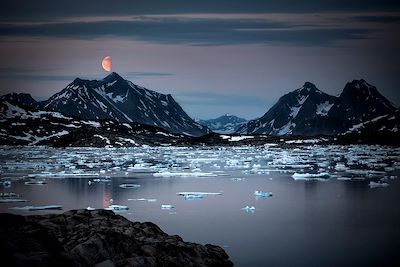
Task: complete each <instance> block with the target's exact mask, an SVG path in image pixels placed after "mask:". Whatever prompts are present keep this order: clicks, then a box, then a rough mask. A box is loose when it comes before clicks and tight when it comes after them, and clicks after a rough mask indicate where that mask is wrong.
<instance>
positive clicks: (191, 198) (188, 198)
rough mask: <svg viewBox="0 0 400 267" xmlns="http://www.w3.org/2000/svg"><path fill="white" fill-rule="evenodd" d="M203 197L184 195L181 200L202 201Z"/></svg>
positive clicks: (199, 195)
mask: <svg viewBox="0 0 400 267" xmlns="http://www.w3.org/2000/svg"><path fill="white" fill-rule="evenodd" d="M203 197H204V195H201V194H198V195H184V196H183V198H184V199H185V200H195V199H202V198H203Z"/></svg>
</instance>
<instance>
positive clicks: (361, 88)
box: [342, 79, 381, 96]
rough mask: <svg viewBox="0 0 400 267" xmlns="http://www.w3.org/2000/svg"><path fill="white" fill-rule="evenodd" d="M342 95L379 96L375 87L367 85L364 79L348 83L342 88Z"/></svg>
mask: <svg viewBox="0 0 400 267" xmlns="http://www.w3.org/2000/svg"><path fill="white" fill-rule="evenodd" d="M342 94H343V95H352V96H353V95H360V94H362V95H378V96H381V94H380V93H379V92H378V90H377V89H376V87H375V86H373V85H371V84H369V83H367V82H366V81H365V80H364V79H361V80H353V81H351V82H348V83H347V84H346V86H345V87H344V89H343V93H342Z"/></svg>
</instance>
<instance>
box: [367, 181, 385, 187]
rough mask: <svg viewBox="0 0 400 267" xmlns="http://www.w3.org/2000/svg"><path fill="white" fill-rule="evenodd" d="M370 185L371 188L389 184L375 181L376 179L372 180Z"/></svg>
mask: <svg viewBox="0 0 400 267" xmlns="http://www.w3.org/2000/svg"><path fill="white" fill-rule="evenodd" d="M368 185H369V187H370V188H377V187H387V186H389V184H388V183H384V182H374V181H370V182H369V184H368Z"/></svg>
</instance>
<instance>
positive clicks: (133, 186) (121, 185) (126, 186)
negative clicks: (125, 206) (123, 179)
mask: <svg viewBox="0 0 400 267" xmlns="http://www.w3.org/2000/svg"><path fill="white" fill-rule="evenodd" d="M140 186H141V185H140V184H120V185H119V187H121V188H125V189H132V188H139V187H140Z"/></svg>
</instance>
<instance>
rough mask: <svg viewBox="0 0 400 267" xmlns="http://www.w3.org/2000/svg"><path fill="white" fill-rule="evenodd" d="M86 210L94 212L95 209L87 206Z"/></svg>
mask: <svg viewBox="0 0 400 267" xmlns="http://www.w3.org/2000/svg"><path fill="white" fill-rule="evenodd" d="M86 210H95V208H92V207H90V206H88V207H87V208H86Z"/></svg>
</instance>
